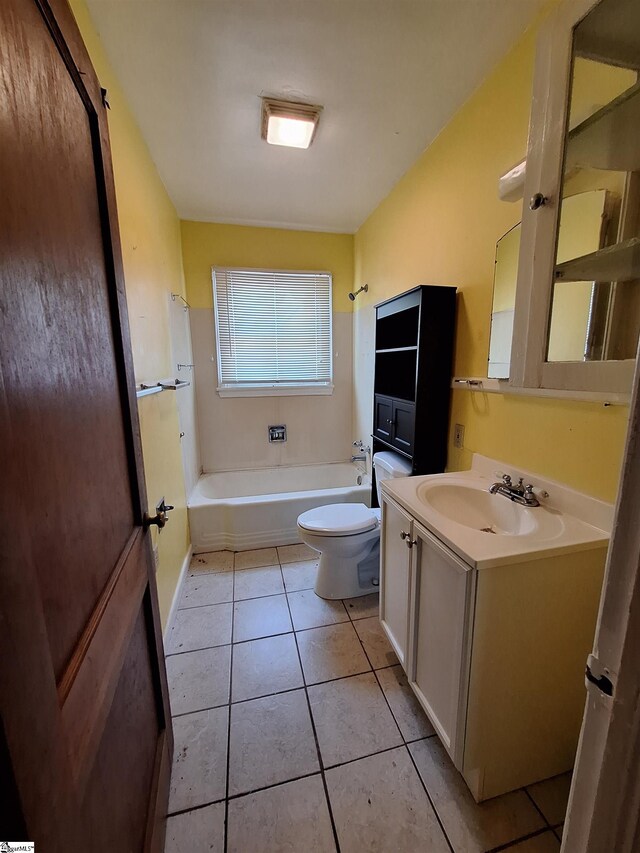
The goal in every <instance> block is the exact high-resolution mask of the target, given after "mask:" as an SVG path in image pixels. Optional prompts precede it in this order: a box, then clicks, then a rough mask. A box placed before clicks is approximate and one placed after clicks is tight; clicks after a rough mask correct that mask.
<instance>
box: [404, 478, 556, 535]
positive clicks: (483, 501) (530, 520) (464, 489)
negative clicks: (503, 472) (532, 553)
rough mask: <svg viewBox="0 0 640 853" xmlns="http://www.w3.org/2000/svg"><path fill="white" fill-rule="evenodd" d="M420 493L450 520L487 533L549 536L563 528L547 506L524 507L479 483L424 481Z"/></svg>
mask: <svg viewBox="0 0 640 853" xmlns="http://www.w3.org/2000/svg"><path fill="white" fill-rule="evenodd" d="M417 496H418V498H420V500H422V501H424V502H425V503H426V504H428V505H429V506H430V507H431V508H432V509H433V510H435V511H436V512H438V513H439V514H440V515H443V516H444V517H445V518H447V519H449V520H450V521H453V522H455V523H456V524H460V525H462V526H463V527H467V528H471V529H472V530H477V531H480V532H481V533H485V534H486V535H492V534H493V535H496V536H527V535H535V536H536V537H537V538H540V539H549V538H552V537H554V536H557V535H558V534H559V533H560V532H561V530H562V521H561V519H560V518H559V517H558V516H557V515H555V514H553V513H550V512H549V511H548V510H547V509H545V508H544V507H526V506H521V505H520V504H517V503H514V502H513V501H510V500H509V499H508V498H505V497H504V496H503V495H492V494H490V493H489V491H488V490H487V489H486V488H480V487H478V486H473V485H466V484H465V485H463V484H461V483H442V482H440V483H424V484H422V485H421V486H420V487H419V488H418V490H417Z"/></svg>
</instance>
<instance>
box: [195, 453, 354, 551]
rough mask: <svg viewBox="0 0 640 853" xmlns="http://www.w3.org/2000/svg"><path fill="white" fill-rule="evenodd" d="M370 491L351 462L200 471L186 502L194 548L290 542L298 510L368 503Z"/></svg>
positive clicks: (294, 536)
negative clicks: (210, 471) (208, 472)
mask: <svg viewBox="0 0 640 853" xmlns="http://www.w3.org/2000/svg"><path fill="white" fill-rule="evenodd" d="M359 481H360V482H359ZM370 497H371V479H370V477H369V476H368V475H366V474H363V473H362V471H361V470H360V469H359V468H358V467H357V466H356V465H353V464H351V463H350V462H333V463H330V464H326V465H296V466H291V467H282V468H260V469H255V470H252V471H227V472H222V473H219V474H203V475H202V476H201V477H200V479H199V480H198V482H197V484H196V486H195V488H194V490H193V492H192V494H191V497H190V498H189V501H188V503H187V507H188V512H189V526H190V528H191V541H192V543H193V550H194V553H196V554H197V553H202V552H204V551H218V550H220V549H225V548H226V549H229V550H232V551H242V550H247V549H250V548H266V547H268V546H273V545H293V544H295V543H297V542H300V537H299V536H298V528H297V525H296V520H297V518H298V516H299V515H300V513H301V512H305V510H308V509H312V508H313V507H316V506H322V505H323V504H331V503H343V502H344V503H364V504H367V506H368V505H369V503H370Z"/></svg>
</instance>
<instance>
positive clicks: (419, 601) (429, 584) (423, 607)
mask: <svg viewBox="0 0 640 853" xmlns="http://www.w3.org/2000/svg"><path fill="white" fill-rule="evenodd" d="M413 538H414V540H415V545H414V546H413V547H412V549H411V550H412V552H414V553H415V557H414V572H413V582H412V586H413V589H412V596H411V597H412V599H413V606H412V614H413V619H412V622H411V626H410V640H409V647H410V653H409V664H408V677H409V683H410V685H411V687H412V688H413V691H414V693H415V694H416V696H417V697H418V700H419V702H420V704H421V705H422V707H423V708H424V710H425V711H426V713H427V715H428V717H429V719H430V720H431V722H432V724H433V726H434V728H435V730H436V731H437V733H438V735H439V736H440V739H441V741H442V743H443V744H444V746H445V748H446V750H447V752H448V753H449V755H450V756H451V758H452V759H453V761H454V763H455V764H456V766H457V767H458V769H461V767H462V757H463V747H464V729H465V722H466V705H467V690H468V684H469V658H470V646H471V633H472V619H473V613H472V605H473V587H474V584H475V571H474V570H472V569H471V568H470V567H469V566H467V564H466V563H463V562H462V560H460V559H459V558H458V557H457V556H456V555H455V554H453V553H452V552H451V551H449V549H448V548H446V547H445V546H444V545H442V544H441V543H440V542H439V541H438V540H437V539H436V538H435V537H433V536H432V535H431V534H430V533H429V532H428V531H427V530H426V529H425V528H424V527H422V525H420V524H418V523H417V522H414V526H413Z"/></svg>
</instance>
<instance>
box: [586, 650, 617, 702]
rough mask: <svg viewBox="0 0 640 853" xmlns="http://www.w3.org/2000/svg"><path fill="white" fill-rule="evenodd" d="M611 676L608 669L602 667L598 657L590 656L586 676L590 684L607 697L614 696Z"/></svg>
mask: <svg viewBox="0 0 640 853" xmlns="http://www.w3.org/2000/svg"><path fill="white" fill-rule="evenodd" d="M609 674H610V673H609V671H608V669H607V668H606V667H603V666H602V664H601V663H600V661H599V660H598V658H597V657H595V656H594V655H589V657H588V658H587V665H586V667H585V670H584V676H585V678H586V679H587V681H588V683H589V684H593V685H594V686H595V687H597V688H598V690H599V691H600V692H601V693H604V695H605V696H613V682H612V681H611V679H610V678H609ZM587 686H588V685H587Z"/></svg>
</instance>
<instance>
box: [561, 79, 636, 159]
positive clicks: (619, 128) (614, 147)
mask: <svg viewBox="0 0 640 853" xmlns="http://www.w3.org/2000/svg"><path fill="white" fill-rule="evenodd" d="M639 132H640V82H639V83H636V85H635V86H632V87H631V88H630V89H627V91H626V92H623V93H622V94H621V95H619V96H618V97H617V98H615V99H614V100H613V101H611V102H610V103H608V104H606V106H604V107H602V109H600V110H598V111H597V112H595V113H594V114H593V115H592V116H589V118H587V119H585V120H584V121H583V122H581V123H580V124H579V125H578V126H577V127H574V129H573V130H571V131H570V132H569V136H568V140H567V156H566V163H565V170H567V169H569V170H570V169H573V168H575V167H580V166H582V167H591V168H594V169H607V170H610V171H616V172H635V171H637V170H638V169H640V146H638V133H639Z"/></svg>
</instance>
